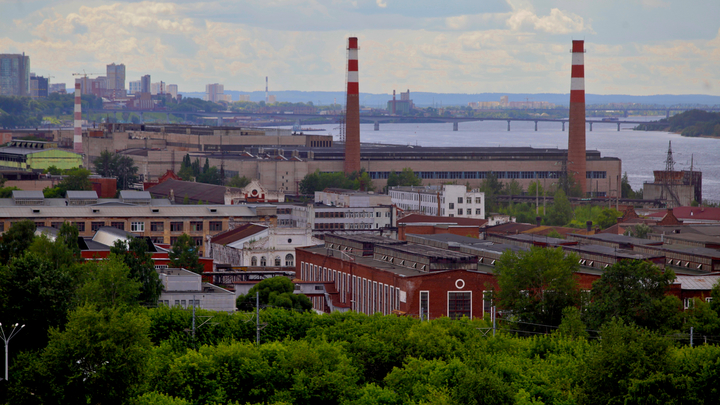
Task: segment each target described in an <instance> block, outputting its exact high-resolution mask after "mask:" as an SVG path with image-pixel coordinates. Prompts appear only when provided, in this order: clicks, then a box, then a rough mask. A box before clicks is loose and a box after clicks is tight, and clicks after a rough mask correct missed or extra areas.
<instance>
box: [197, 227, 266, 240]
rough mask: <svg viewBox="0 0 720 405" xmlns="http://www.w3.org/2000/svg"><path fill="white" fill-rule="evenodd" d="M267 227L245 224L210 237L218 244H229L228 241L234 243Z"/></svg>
mask: <svg viewBox="0 0 720 405" xmlns="http://www.w3.org/2000/svg"><path fill="white" fill-rule="evenodd" d="M266 229H267V226H263V225H255V224H245V225H243V226H239V227H237V228H235V229H231V230H229V231H225V232H223V233H219V234H217V235H214V236H212V237H211V238H210V243H215V244H217V245H227V244H228V243H233V242H235V241H238V240H240V239H245V238H247V237H248V236H252V235H255V234H256V233H260V232H262V231H264V230H266Z"/></svg>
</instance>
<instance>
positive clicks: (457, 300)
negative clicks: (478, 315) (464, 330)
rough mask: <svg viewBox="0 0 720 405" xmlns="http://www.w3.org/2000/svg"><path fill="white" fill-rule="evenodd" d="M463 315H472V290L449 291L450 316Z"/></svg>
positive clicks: (453, 317) (456, 317) (460, 316)
mask: <svg viewBox="0 0 720 405" xmlns="http://www.w3.org/2000/svg"><path fill="white" fill-rule="evenodd" d="M463 316H466V317H468V318H471V317H472V292H470V291H458V292H451V291H449V292H448V317H449V318H450V319H460V318H462V317H463Z"/></svg>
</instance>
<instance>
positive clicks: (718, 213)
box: [648, 207, 720, 221]
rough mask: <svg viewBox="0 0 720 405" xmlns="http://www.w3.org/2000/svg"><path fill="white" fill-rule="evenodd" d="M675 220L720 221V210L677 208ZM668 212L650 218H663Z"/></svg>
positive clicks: (711, 208)
mask: <svg viewBox="0 0 720 405" xmlns="http://www.w3.org/2000/svg"><path fill="white" fill-rule="evenodd" d="M672 213H673V215H675V218H677V219H679V220H681V221H682V220H706V221H720V208H715V207H675V208H673V210H672ZM665 214H667V212H666V211H659V212H654V213H652V214H649V215H648V217H653V218H663V217H664V216H665Z"/></svg>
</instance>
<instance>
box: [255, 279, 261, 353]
mask: <svg viewBox="0 0 720 405" xmlns="http://www.w3.org/2000/svg"><path fill="white" fill-rule="evenodd" d="M255 335H256V336H255V345H256V346H258V347H260V291H255Z"/></svg>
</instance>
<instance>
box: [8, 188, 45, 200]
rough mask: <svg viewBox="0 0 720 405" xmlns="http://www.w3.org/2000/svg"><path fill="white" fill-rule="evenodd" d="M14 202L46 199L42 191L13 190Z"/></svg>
mask: <svg viewBox="0 0 720 405" xmlns="http://www.w3.org/2000/svg"><path fill="white" fill-rule="evenodd" d="M12 196H13V200H20V199H23V200H38V199H45V196H44V195H43V192H42V191H40V190H27V191H25V190H13V192H12Z"/></svg>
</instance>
